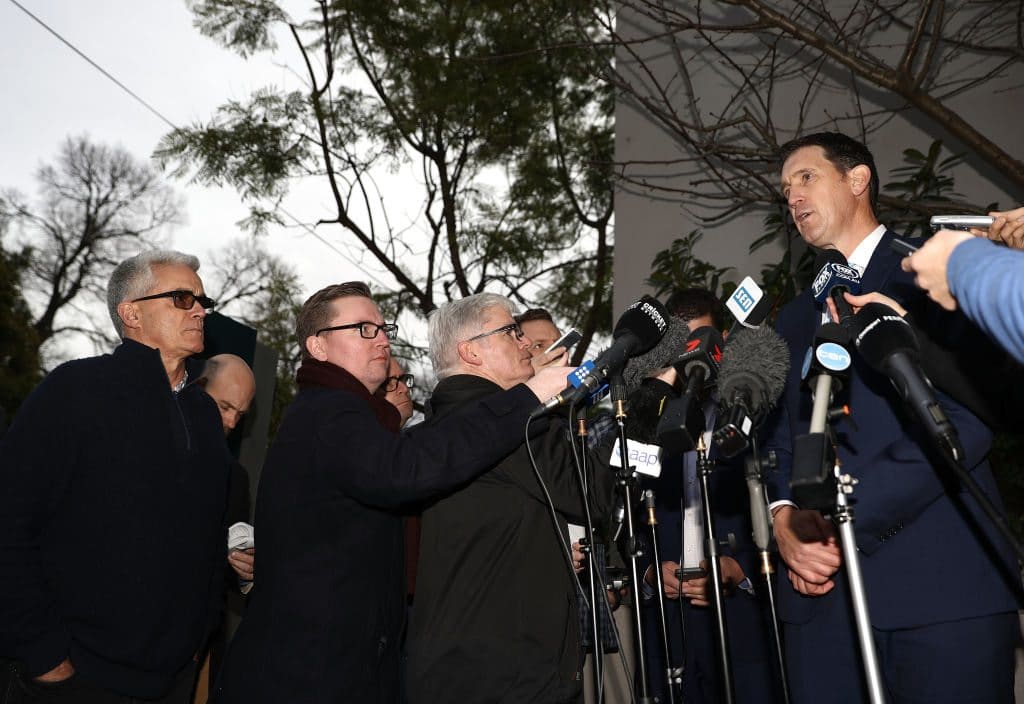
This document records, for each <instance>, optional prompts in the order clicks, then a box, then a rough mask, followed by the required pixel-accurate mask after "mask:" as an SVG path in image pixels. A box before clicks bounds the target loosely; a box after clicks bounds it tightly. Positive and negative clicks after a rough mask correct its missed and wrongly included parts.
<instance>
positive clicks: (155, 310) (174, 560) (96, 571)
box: [0, 251, 229, 704]
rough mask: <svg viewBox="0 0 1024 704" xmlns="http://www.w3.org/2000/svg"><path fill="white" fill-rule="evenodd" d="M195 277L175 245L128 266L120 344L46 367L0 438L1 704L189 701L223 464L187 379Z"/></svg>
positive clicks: (118, 280) (207, 608) (120, 297)
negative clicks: (109, 351) (11, 703)
mask: <svg viewBox="0 0 1024 704" xmlns="http://www.w3.org/2000/svg"><path fill="white" fill-rule="evenodd" d="M198 268H199V261H198V260H197V259H196V258H195V257H193V256H190V255H185V254H181V253H179V252H171V251H154V252H146V253H143V254H140V255H138V256H135V257H132V258H131V259H128V260H126V261H124V262H122V263H121V264H119V265H118V266H117V267H116V268H115V270H114V272H113V274H112V275H111V277H110V282H109V285H108V288H107V302H108V306H109V310H110V315H111V319H112V320H113V323H114V326H115V328H116V330H117V333H118V335H119V336H120V337H121V339H122V342H121V344H120V345H119V346H118V347H117V348H116V349H115V350H114V351H113V353H112V354H108V355H102V356H99V357H94V358H90V359H80V360H76V361H73V362H68V363H67V364H63V365H61V366H60V367H58V368H56V369H55V370H54V371H53V372H51V373H50V374H49V376H48V377H47V378H46V379H45V380H44V381H43V382H42V383H41V384H40V385H39V386H38V387H37V388H36V390H35V391H34V392H33V393H32V395H31V396H30V397H29V398H28V399H27V400H26V401H25V403H24V404H23V405H22V407H21V409H20V410H19V413H18V416H17V418H16V419H15V421H14V424H13V425H12V427H11V429H10V431H9V432H8V433H7V435H6V436H5V437H4V439H3V441H2V445H0V486H2V487H3V489H2V490H0V658H3V659H6V661H7V662H6V663H4V665H5V666H4V667H3V671H4V672H3V674H2V675H0V680H6V681H0V701H18V702H42V701H46V702H65V701H66V702H76V703H77V702H86V703H91V702H110V703H120V702H129V701H132V702H135V701H146V702H167V703H168V704H171V703H175V704H178V703H184V702H187V701H188V700H189V695H190V692H191V687H192V682H193V679H194V670H195V662H194V656H195V654H196V653H197V652H198V651H199V650H200V649H201V647H202V645H203V642H204V640H205V638H206V636H207V634H208V632H209V628H210V626H211V624H212V623H213V622H214V617H215V612H216V609H217V607H216V605H217V603H218V600H219V590H220V587H221V584H222V582H221V580H222V575H223V570H224V561H225V548H224V539H223V535H224V533H223V531H224V526H223V517H224V510H225V504H226V491H227V478H228V467H229V457H228V453H227V448H226V446H225V443H224V436H223V432H222V429H221V421H220V416H219V415H218V413H217V406H216V405H215V404H214V402H213V400H212V399H211V398H210V397H209V396H207V395H206V393H204V392H203V390H202V388H200V387H199V386H198V385H197V384H189V383H188V382H189V380H190V378H191V379H192V380H193V381H194V380H195V379H196V378H197V377H198V368H197V367H196V366H193V364H192V360H190V359H189V358H190V357H191V355H193V354H195V353H196V352H199V351H201V350H202V349H203V320H204V318H205V317H206V313H207V311H208V310H209V309H210V308H212V306H213V301H211V300H210V299H209V298H207V297H206V295H205V294H204V291H203V282H202V281H201V280H200V279H199V276H198V275H197V273H196V271H197V270H198ZM5 696H6V697H9V699H7V700H4V697H5Z"/></svg>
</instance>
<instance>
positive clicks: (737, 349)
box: [718, 327, 789, 414]
mask: <svg viewBox="0 0 1024 704" xmlns="http://www.w3.org/2000/svg"><path fill="white" fill-rule="evenodd" d="M788 374H789V347H788V346H787V345H786V342H785V341H784V340H783V339H782V338H781V337H779V335H778V333H776V332H775V331H774V330H772V329H771V328H769V327H760V328H745V329H743V330H740V331H738V332H736V333H734V334H733V335H730V336H729V341H728V342H727V343H726V345H725V350H724V351H723V352H722V363H721V366H720V367H719V369H718V389H719V397H720V398H721V400H722V403H723V404H726V405H728V404H729V403H730V401H731V399H732V398H734V396H735V394H736V393H737V392H743V391H745V390H746V391H747V392H748V393H749V398H750V403H751V408H750V409H749V410H750V412H751V414H760V413H763V412H767V411H769V410H771V408H772V407H774V405H775V403H776V402H777V401H778V400H779V398H780V397H781V396H782V389H783V387H785V385H786V376H787V375H788Z"/></svg>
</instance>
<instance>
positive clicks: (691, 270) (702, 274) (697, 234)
mask: <svg viewBox="0 0 1024 704" xmlns="http://www.w3.org/2000/svg"><path fill="white" fill-rule="evenodd" d="M703 236H704V234H703V233H702V232H701V231H700V230H693V231H691V232H690V233H689V234H687V235H684V236H682V237H677V238H676V239H674V240H673V241H672V244H671V245H670V246H669V248H668V249H663V250H662V251H660V252H658V253H657V254H656V255H655V256H654V260H653V261H652V262H651V275H650V277H649V278H648V279H647V282H646V283H647V285H648V286H651V287H653V288H654V295H655V296H668V295H671V294H672V292H673V291H677V290H679V289H684V288H706V289H708V290H709V291H712V292H714V293H719V289H720V287H721V284H722V277H723V276H725V274H727V273H728V272H730V271H732V269H733V267H731V266H726V267H718V266H715V265H714V264H711V263H709V262H706V261H704V260H703V259H700V258H699V257H697V256H696V255H695V254H694V253H693V248H694V246H695V245H696V244H697V242H699V241H700V239H701V237H703Z"/></svg>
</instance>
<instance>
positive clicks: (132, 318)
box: [117, 301, 142, 330]
mask: <svg viewBox="0 0 1024 704" xmlns="http://www.w3.org/2000/svg"><path fill="white" fill-rule="evenodd" d="M117 317H118V318H120V319H121V324H122V325H124V327H125V328H126V329H129V330H138V329H139V328H141V327H142V323H141V321H140V320H139V309H138V308H137V307H136V306H135V304H134V303H129V302H128V301H125V302H124V303H118V304H117Z"/></svg>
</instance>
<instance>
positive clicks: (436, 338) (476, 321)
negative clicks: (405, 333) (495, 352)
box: [427, 293, 516, 379]
mask: <svg viewBox="0 0 1024 704" xmlns="http://www.w3.org/2000/svg"><path fill="white" fill-rule="evenodd" d="M496 307H498V308H502V309H504V310H505V311H506V312H507V313H508V314H509V315H515V313H516V308H515V305H514V304H513V303H512V301H510V300H509V299H508V298H506V297H505V296H500V295H498V294H497V293H477V294H474V295H472V296H466V297H465V298H460V299H459V300H457V301H450V302H448V303H445V304H444V305H443V306H441V307H440V308H438V309H437V310H435V311H433V312H432V313H431V314H430V318H429V320H428V323H427V335H428V337H429V341H430V362H431V363H432V364H433V365H434V374H436V375H437V378H438V379H444V378H445V377H447V376H451V375H452V374H454V373H455V370H456V367H457V365H458V363H459V349H458V348H459V343H460V342H463V341H465V340H466V339H468V338H470V337H473V335H479V334H480V333H482V332H487V331H486V330H483V329H482V328H483V325H484V321H485V318H486V317H487V312H488V311H489V310H490V309H491V308H496Z"/></svg>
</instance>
